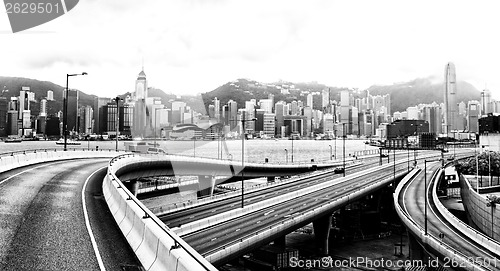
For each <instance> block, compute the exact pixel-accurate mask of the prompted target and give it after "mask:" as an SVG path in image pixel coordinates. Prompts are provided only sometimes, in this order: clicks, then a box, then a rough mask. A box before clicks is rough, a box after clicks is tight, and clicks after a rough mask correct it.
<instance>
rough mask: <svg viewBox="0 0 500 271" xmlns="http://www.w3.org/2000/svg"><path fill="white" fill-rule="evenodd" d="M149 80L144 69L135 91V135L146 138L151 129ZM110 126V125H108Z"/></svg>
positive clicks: (133, 131) (138, 78)
mask: <svg viewBox="0 0 500 271" xmlns="http://www.w3.org/2000/svg"><path fill="white" fill-rule="evenodd" d="M147 91H148V82H147V80H146V74H145V73H144V69H143V70H142V71H141V72H140V73H139V76H138V77H137V80H136V81H135V93H134V100H135V105H134V123H133V128H132V136H133V137H141V138H144V137H145V136H146V135H147V133H148V132H149V130H150V129H151V127H150V126H148V125H147V124H148V122H147V120H148V118H147V117H148V116H147V112H146V98H147V97H148V93H147ZM108 128H109V125H108Z"/></svg>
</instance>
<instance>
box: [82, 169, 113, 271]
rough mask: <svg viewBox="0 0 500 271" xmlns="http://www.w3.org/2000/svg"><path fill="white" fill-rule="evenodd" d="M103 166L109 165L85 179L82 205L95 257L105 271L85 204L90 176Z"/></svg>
mask: <svg viewBox="0 0 500 271" xmlns="http://www.w3.org/2000/svg"><path fill="white" fill-rule="evenodd" d="M103 168H107V166H105V167H102V168H100V169H98V170H96V171H94V172H92V174H90V176H89V177H88V178H87V180H85V183H84V184H83V188H82V205H83V216H84V218H85V226H86V227H87V231H88V233H89V236H90V242H91V243H92V247H93V248H94V253H95V257H96V258H97V263H98V264H99V269H101V271H105V270H106V268H105V267H104V263H103V262H102V258H101V254H100V253H99V248H98V247H97V242H96V241H95V238H94V233H93V232H92V228H91V227H90V220H89V214H88V212H87V206H86V204H85V188H86V187H87V183H88V182H89V180H90V178H92V176H94V174H96V173H97V172H98V171H99V170H102V169H103Z"/></svg>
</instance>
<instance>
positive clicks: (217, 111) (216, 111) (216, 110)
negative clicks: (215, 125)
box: [214, 97, 221, 121]
mask: <svg viewBox="0 0 500 271" xmlns="http://www.w3.org/2000/svg"><path fill="white" fill-rule="evenodd" d="M214 118H215V119H216V120H217V121H221V113H220V100H219V99H217V97H215V98H214Z"/></svg>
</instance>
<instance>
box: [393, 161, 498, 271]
mask: <svg viewBox="0 0 500 271" xmlns="http://www.w3.org/2000/svg"><path fill="white" fill-rule="evenodd" d="M442 174H443V170H442V168H441V163H440V162H433V163H428V171H427V172H423V170H422V167H420V169H416V170H414V171H413V172H412V176H411V177H409V178H405V179H404V180H403V181H402V182H401V183H400V184H399V186H398V188H397V189H396V191H395V196H394V203H395V206H396V211H397V212H398V215H399V216H400V218H401V219H402V221H403V222H404V224H405V225H406V227H407V229H408V232H409V233H411V235H410V248H411V252H410V253H411V257H412V259H416V260H421V261H422V263H423V264H425V265H427V266H429V267H436V266H433V263H435V264H439V266H440V267H444V268H445V269H453V270H500V265H498V262H500V244H499V243H497V242H495V241H493V240H492V239H491V238H488V237H487V236H485V235H484V234H482V233H480V232H478V231H476V230H474V229H473V228H471V227H469V226H468V225H467V224H465V223H464V222H462V221H460V220H459V219H458V218H457V217H455V216H454V215H453V214H451V213H450V212H449V211H448V210H447V209H446V208H445V207H444V206H443V205H442V204H441V202H440V200H439V199H438V197H437V192H436V190H437V183H438V180H439V179H440V178H441V175H442ZM426 180H427V181H428V185H427V187H425V186H424V184H425V181H426Z"/></svg>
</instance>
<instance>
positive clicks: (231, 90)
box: [202, 79, 341, 112]
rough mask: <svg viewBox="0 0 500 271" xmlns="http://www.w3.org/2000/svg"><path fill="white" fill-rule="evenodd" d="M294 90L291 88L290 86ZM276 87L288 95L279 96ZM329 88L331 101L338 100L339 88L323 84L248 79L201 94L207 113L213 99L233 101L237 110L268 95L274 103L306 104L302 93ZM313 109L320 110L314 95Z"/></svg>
mask: <svg viewBox="0 0 500 271" xmlns="http://www.w3.org/2000/svg"><path fill="white" fill-rule="evenodd" d="M292 85H293V86H294V88H291V86H292ZM276 86H280V87H281V86H285V88H287V89H288V91H289V94H281V89H278V88H276ZM327 88H330V91H331V97H332V100H339V99H340V96H339V93H340V90H341V88H336V87H328V86H326V85H323V84H318V83H316V82H311V83H292V82H275V83H269V84H261V83H259V82H257V81H253V80H249V79H238V80H235V81H233V82H227V83H226V84H224V85H222V86H220V87H218V88H216V89H214V90H212V91H210V92H206V93H203V94H202V98H203V103H204V105H205V109H206V110H207V112H208V105H209V104H211V103H213V100H214V98H215V97H217V99H219V100H220V104H221V105H224V104H227V102H228V101H229V100H233V101H235V102H236V103H237V104H238V108H243V107H245V102H246V101H250V100H251V99H256V100H257V101H258V100H260V99H267V98H269V95H270V94H272V95H274V101H275V102H277V101H285V102H292V101H294V100H298V101H302V102H304V103H306V102H307V95H305V94H304V91H309V92H319V93H321V91H322V90H323V89H327ZM313 100H314V109H318V110H319V109H321V95H314V96H313Z"/></svg>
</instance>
